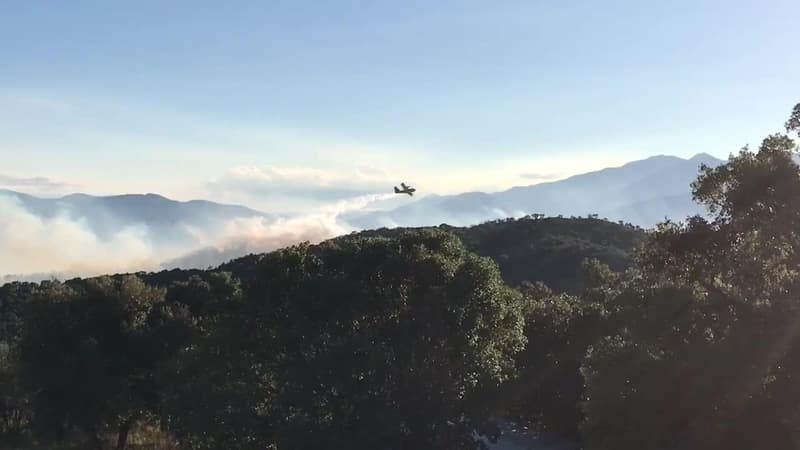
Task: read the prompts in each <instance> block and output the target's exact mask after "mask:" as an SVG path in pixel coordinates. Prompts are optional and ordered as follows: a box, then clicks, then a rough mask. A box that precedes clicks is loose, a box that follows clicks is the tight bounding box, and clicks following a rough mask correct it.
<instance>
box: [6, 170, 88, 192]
mask: <svg viewBox="0 0 800 450" xmlns="http://www.w3.org/2000/svg"><path fill="white" fill-rule="evenodd" d="M76 187H77V185H74V184H70V183H64V182H61V181H55V180H52V179H50V178H47V177H27V178H26V177H12V176H10V175H3V174H1V173H0V189H10V190H14V191H21V192H24V193H26V194H34V195H37V194H41V195H47V194H62V193H65V192H68V191H69V190H70V189H75V188H76Z"/></svg>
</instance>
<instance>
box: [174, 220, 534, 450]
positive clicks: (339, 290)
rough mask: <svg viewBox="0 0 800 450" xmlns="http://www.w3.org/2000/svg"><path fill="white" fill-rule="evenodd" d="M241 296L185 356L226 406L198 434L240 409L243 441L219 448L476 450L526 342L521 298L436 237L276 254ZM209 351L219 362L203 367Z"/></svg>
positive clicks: (459, 248)
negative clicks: (494, 399) (216, 385)
mask: <svg viewBox="0 0 800 450" xmlns="http://www.w3.org/2000/svg"><path fill="white" fill-rule="evenodd" d="M243 293H244V295H243V300H242V303H241V307H240V309H239V310H238V311H237V312H236V313H235V314H231V315H230V319H229V320H231V321H233V322H231V323H220V324H219V326H218V327H217V330H219V331H220V334H215V333H212V334H211V335H210V336H209V337H208V338H207V339H208V340H209V341H210V343H208V344H201V345H200V346H199V347H198V350H197V353H195V352H189V354H187V355H184V357H185V358H189V359H191V358H193V357H197V358H199V359H198V362H197V364H198V365H204V367H205V368H206V370H205V373H204V374H202V375H201V376H199V377H197V378H196V379H195V380H193V381H192V382H196V383H200V384H211V383H208V381H207V380H215V379H216V380H224V383H223V384H221V385H220V386H222V387H223V388H224V389H226V390H227V392H223V393H221V395H220V396H219V397H216V396H215V398H220V399H221V400H220V401H222V402H224V401H226V399H225V397H226V396H228V399H227V401H229V402H230V404H229V405H228V406H227V407H221V408H220V409H218V411H220V412H221V413H220V414H218V418H217V419H216V421H215V420H200V421H199V422H198V423H203V424H208V425H207V426H205V425H204V429H202V430H201V429H196V430H194V435H195V437H197V438H201V437H202V436H203V435H204V434H205V435H211V436H215V437H218V436H223V435H224V432H225V429H227V427H228V426H230V424H229V423H228V422H226V420H225V419H226V418H232V416H231V415H229V411H238V412H239V414H236V415H235V416H236V419H237V420H238V423H236V424H235V425H234V427H238V429H239V431H241V432H242V434H243V435H245V436H248V438H251V440H250V441H248V442H241V441H239V442H235V443H234V444H228V445H225V444H223V442H224V441H223V440H218V441H217V442H218V447H217V448H223V447H225V448H256V447H257V446H260V447H258V448H263V447H264V446H265V445H267V444H272V445H275V446H276V447H277V448H278V449H285V448H291V449H311V448H342V449H344V448H347V449H375V448H382V449H401V448H431V449H432V448H451V449H458V448H478V447H479V443H478V440H477V439H476V437H475V434H474V433H476V432H477V433H481V432H485V433H489V432H491V431H492V430H493V429H492V427H491V422H490V418H491V414H492V413H493V412H494V411H493V410H492V404H491V403H490V402H488V401H487V399H488V398H490V397H491V396H490V395H489V394H490V393H493V392H496V390H497V389H498V387H499V386H500V384H502V383H503V382H504V381H506V380H508V379H509V378H511V377H512V376H513V375H514V359H513V356H514V355H515V354H516V353H517V352H519V351H520V350H521V349H522V348H523V346H524V342H525V339H524V336H523V333H522V331H523V316H522V304H521V298H520V296H519V295H518V294H517V293H516V292H515V291H513V290H510V289H508V288H507V287H505V285H504V284H503V282H502V280H501V279H500V275H499V273H498V270H497V267H496V266H495V265H494V264H493V263H492V262H491V261H490V260H488V259H485V258H480V257H477V256H475V255H473V254H471V253H469V252H467V251H466V250H465V249H464V247H463V245H462V244H461V242H460V241H459V240H458V238H456V237H455V236H453V235H452V234H450V233H446V232H441V231H432V230H429V231H423V232H416V233H415V232H409V233H404V234H402V235H400V236H397V237H395V238H392V239H386V238H361V239H358V238H356V239H346V240H340V241H333V242H328V243H324V244H321V245H318V246H309V245H299V246H295V247H291V248H287V249H284V250H280V251H277V252H274V253H271V254H268V255H265V256H264V257H263V258H262V259H260V261H259V262H258V265H257V268H256V271H255V276H254V277H253V278H252V280H251V281H250V282H249V283H248V284H247V285H246V286H244V287H243ZM230 342H235V343H236V346H237V349H236V351H235V353H234V352H232V349H230V348H226V347H225V345H226V344H227V343H230ZM209 348H210V349H212V350H213V351H220V350H222V351H223V353H222V354H220V355H219V356H214V352H213V351H211V353H210V355H211V356H212V358H215V361H214V362H211V361H205V362H204V359H205V358H207V357H208V353H206V352H208V351H209V350H208V349H209ZM225 352H231V353H225ZM221 360H224V361H221ZM215 401H216V400H215ZM222 411H224V412H222ZM265 432H266V435H265Z"/></svg>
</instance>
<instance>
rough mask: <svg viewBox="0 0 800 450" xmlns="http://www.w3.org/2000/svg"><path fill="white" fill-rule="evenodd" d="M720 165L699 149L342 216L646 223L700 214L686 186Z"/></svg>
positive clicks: (409, 222)
mask: <svg viewBox="0 0 800 450" xmlns="http://www.w3.org/2000/svg"><path fill="white" fill-rule="evenodd" d="M722 163H724V161H722V160H719V159H717V158H714V157H713V156H711V155H708V154H704V153H701V154H698V155H695V156H694V157H692V158H690V159H684V158H679V157H675V156H663V155H659V156H653V157H650V158H647V159H643V160H639V161H633V162H630V163H627V164H625V165H623V166H620V167H612V168H606V169H602V170H598V171H594V172H588V173H585V174H580V175H575V176H572V177H569V178H566V179H563V180H559V181H553V182H549V183H540V184H535V185H531V186H519V187H514V188H511V189H508V190H506V191H502V192H494V193H483V192H470V193H464V194H458V195H450V196H428V197H425V198H421V199H420V200H417V201H415V202H413V203H410V204H408V205H404V206H401V207H398V208H395V209H392V210H389V211H373V212H369V213H365V214H350V215H348V216H346V217H345V220H347V221H348V223H350V224H352V225H353V226H355V227H358V228H365V229H369V228H377V227H395V226H432V225H438V224H441V223H447V224H450V225H455V226H469V225H473V224H476V223H480V222H483V221H486V220H492V219H497V218H502V217H518V216H522V215H526V214H533V213H542V214H547V215H549V216H557V215H564V216H586V215H588V214H597V215H598V216H599V217H601V218H602V217H605V218H608V219H610V220H614V221H618V220H623V221H625V222H630V223H633V224H636V225H639V226H642V227H651V226H653V225H655V224H656V223H658V222H660V221H663V220H664V218H665V217H669V218H673V219H684V218H685V217H686V216H689V215H694V214H697V213H701V212H702V208H701V207H700V206H699V205H697V204H695V203H694V202H693V201H692V196H691V187H690V184H691V182H692V181H694V180H695V178H697V175H698V174H699V169H700V165H701V164H706V165H708V166H717V165H719V164H722Z"/></svg>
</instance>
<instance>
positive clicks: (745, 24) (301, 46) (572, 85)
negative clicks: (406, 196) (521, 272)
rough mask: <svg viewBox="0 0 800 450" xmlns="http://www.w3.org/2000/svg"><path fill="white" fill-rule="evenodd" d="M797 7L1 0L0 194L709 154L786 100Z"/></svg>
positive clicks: (554, 173) (492, 180)
mask: <svg viewBox="0 0 800 450" xmlns="http://www.w3.org/2000/svg"><path fill="white" fill-rule="evenodd" d="M798 17H800V2H799V1H797V0H776V1H761V2H755V1H742V0H727V1H702V0H694V1H682V0H680V1H669V2H655V1H584V2H579V1H536V0H526V1H467V0H460V1H449V0H437V1H396V0H395V1H388V0H387V1H366V0H365V1H314V2H308V1H297V0H295V1H264V0H262V1H252V2H244V1H227V2H221V1H213V2H212V1H201V0H192V1H177V0H170V1H163V0H159V1H146V0H139V1H135V2H108V1H80V0H73V1H20V2H6V3H4V4H3V6H2V11H1V12H0V187H4V186H5V187H10V188H12V189H18V190H21V191H28V192H34V193H47V192H64V191H75V190H81V191H86V192H91V193H119V192H158V193H162V194H164V195H167V196H171V197H177V198H183V199H185V198H189V197H206V198H212V199H217V200H222V201H231V202H241V203H247V204H251V205H253V206H256V207H260V208H264V209H267V208H272V207H275V208H279V207H280V208H282V207H284V206H285V205H286V204H287V202H288V203H292V202H296V203H294V204H295V205H299V204H301V203H302V202H300V201H299V200H296V199H312V200H314V201H315V200H327V199H329V198H330V199H332V198H340V197H346V196H349V195H351V194H353V193H360V192H375V191H381V190H384V189H391V184H393V183H397V182H399V181H402V180H405V181H407V182H412V183H415V184H416V185H417V187H418V188H420V191H423V192H437V193H448V192H457V191H464V190H473V189H483V190H495V189H501V188H506V187H509V186H512V185H520V184H532V183H535V182H538V181H541V180H544V179H551V178H553V177H561V176H564V175H567V174H571V173H576V172H582V171H586V170H589V169H593V168H600V167H605V166H609V165H618V164H620V163H622V162H625V161H629V160H633V159H639V158H643V157H646V156H650V155H654V154H673V155H678V156H691V155H693V154H695V153H698V152H707V153H711V154H713V155H715V156H718V157H725V156H726V155H727V154H728V153H729V152H731V151H736V150H737V149H738V148H739V147H741V146H742V145H744V144H747V143H750V144H752V145H755V144H757V143H758V141H759V140H760V139H761V138H762V137H763V136H764V135H766V134H767V133H771V132H775V131H779V130H780V126H781V124H782V123H783V121H784V120H785V118H786V116H787V115H788V113H789V111H790V109H791V106H792V105H793V104H794V103H795V102H796V101H798V100H800V98H799V97H798V96H799V95H800V92H799V91H798V90H797V89H798V80H800V58H798V57H797V49H798V47H797V36H798V35H797V33H798V25H797V23H798V22H797V20H798ZM292 199H295V200H292ZM279 204H280V206H278V205H279Z"/></svg>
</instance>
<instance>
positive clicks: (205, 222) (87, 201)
mask: <svg viewBox="0 0 800 450" xmlns="http://www.w3.org/2000/svg"><path fill="white" fill-rule="evenodd" d="M3 196H5V197H10V198H12V199H15V200H16V201H18V202H19V205H20V206H21V207H22V208H24V209H25V210H26V211H28V212H29V213H31V214H33V215H35V216H37V217H40V218H41V219H44V220H48V219H54V218H57V217H67V218H69V219H72V220H80V221H81V223H82V224H84V225H86V226H87V227H88V228H89V229H90V230H91V231H92V232H93V233H94V234H95V235H96V236H98V237H100V238H101V239H104V238H108V237H109V236H111V235H113V234H114V233H117V232H119V231H120V230H121V229H123V228H125V227H130V226H144V227H147V228H148V230H149V232H150V233H152V234H154V235H158V236H160V237H161V238H168V237H177V236H175V235H176V233H177V234H182V233H185V227H197V228H198V229H208V228H209V227H212V226H214V225H222V224H224V223H225V222H227V221H228V220H231V219H235V218H241V217H265V218H270V217H271V215H269V214H266V213H263V212H261V211H256V210H254V209H250V208H247V207H244V206H238V205H225V204H220V203H214V202H210V201H206V200H191V201H188V202H180V201H175V200H170V199H168V198H166V197H162V196H161V195H157V194H126V195H112V196H93V195H87V194H71V195H67V196H64V197H59V198H40V197H34V196H32V195H28V194H24V193H21V192H15V191H9V190H4V189H0V198H2V197H3Z"/></svg>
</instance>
